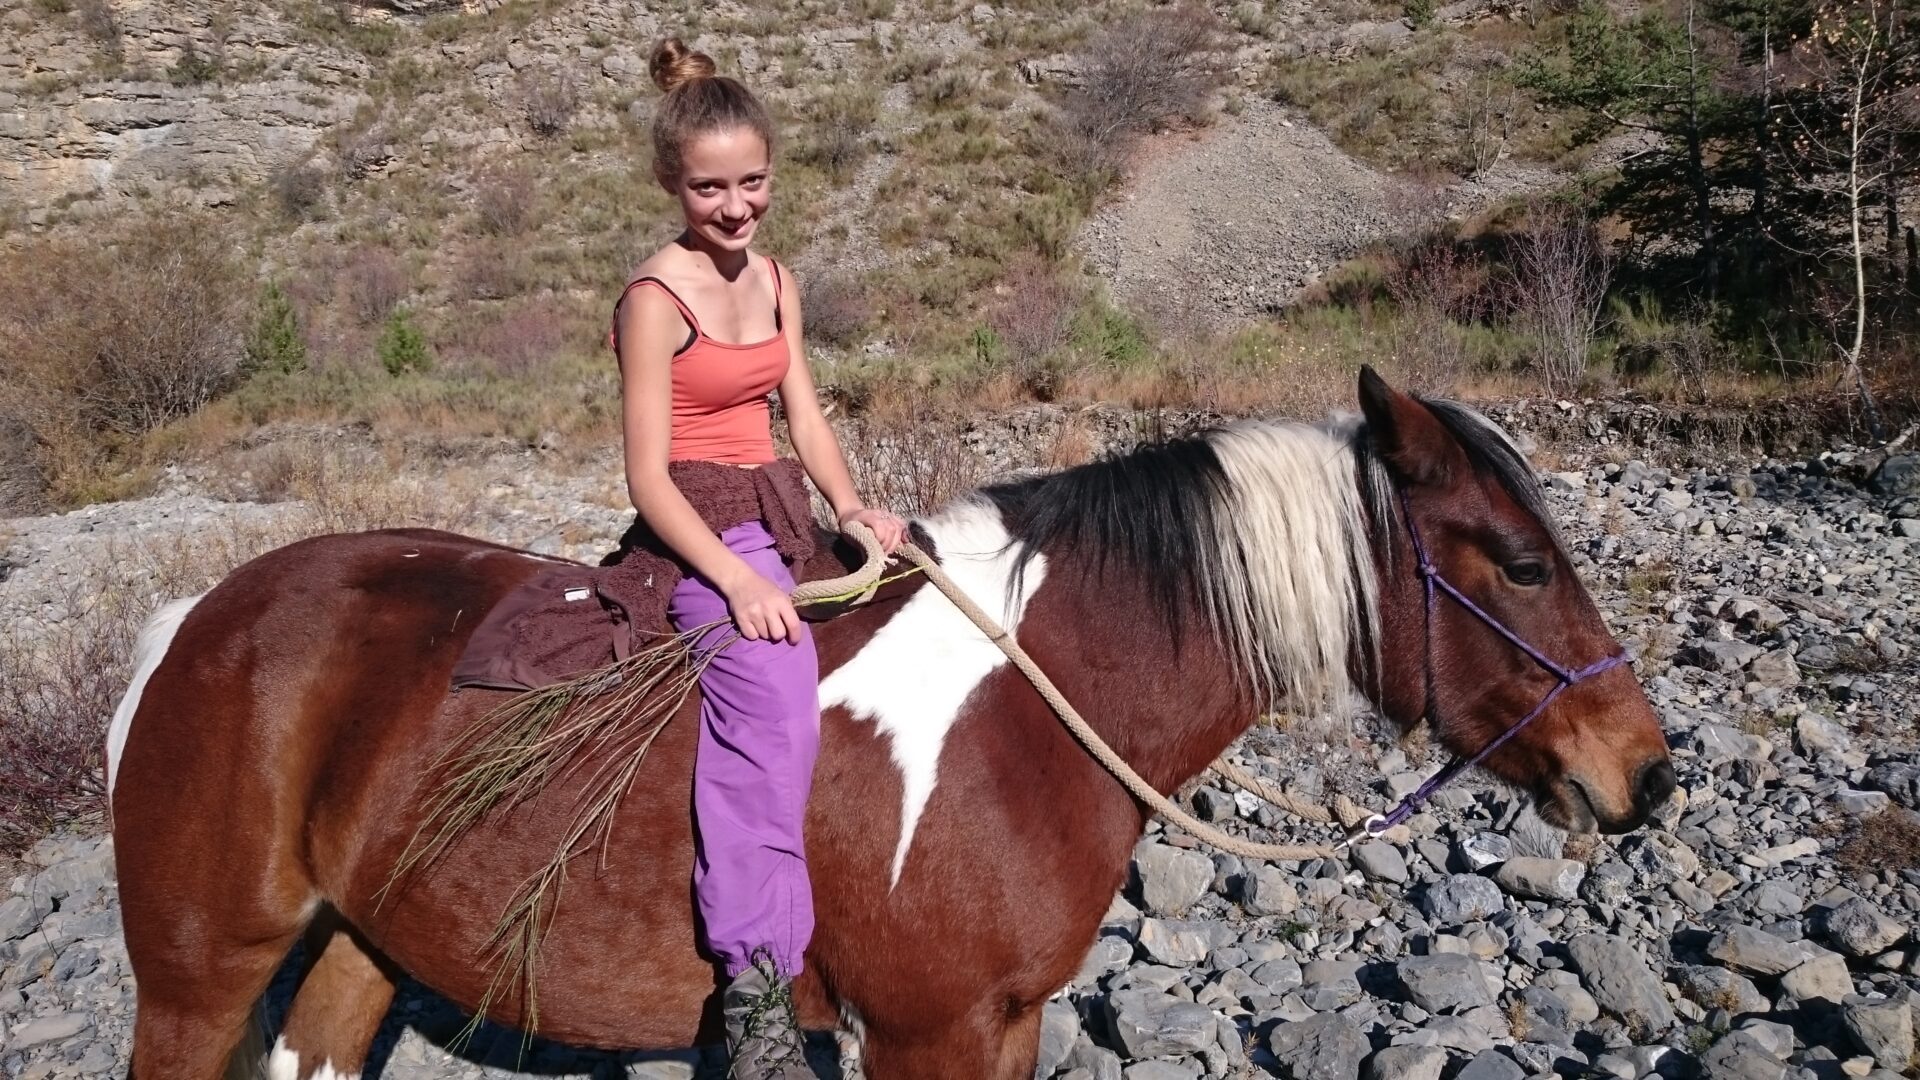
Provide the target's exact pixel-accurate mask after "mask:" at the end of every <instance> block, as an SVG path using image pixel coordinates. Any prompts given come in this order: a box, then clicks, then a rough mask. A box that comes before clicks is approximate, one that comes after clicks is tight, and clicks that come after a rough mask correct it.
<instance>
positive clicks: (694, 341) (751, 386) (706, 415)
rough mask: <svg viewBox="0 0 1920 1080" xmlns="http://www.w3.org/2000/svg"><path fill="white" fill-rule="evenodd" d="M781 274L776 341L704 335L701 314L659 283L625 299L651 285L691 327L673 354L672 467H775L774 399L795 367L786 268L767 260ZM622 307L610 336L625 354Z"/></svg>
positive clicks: (776, 288)
mask: <svg viewBox="0 0 1920 1080" xmlns="http://www.w3.org/2000/svg"><path fill="white" fill-rule="evenodd" d="M767 270H768V272H770V273H771V274H773V327H774V331H773V336H772V337H770V338H768V339H767V340H765V341H755V342H751V343H748V344H744V345H736V344H733V343H732V342H727V341H716V340H714V339H713V338H710V337H708V336H707V335H706V332H705V331H703V330H701V329H700V320H698V319H696V318H694V317H693V309H692V308H689V307H688V306H687V305H686V303H685V301H683V300H681V299H680V297H679V296H678V295H677V294H676V293H674V291H673V290H672V289H670V288H668V287H667V284H666V283H665V282H663V281H661V280H660V279H659V278H655V277H643V278H637V279H635V280H634V281H631V282H629V283H628V284H627V287H626V289H625V290H624V291H622V292H621V294H620V301H621V302H624V301H625V300H626V298H627V293H629V292H632V291H633V290H634V289H637V288H639V287H640V286H642V285H651V286H653V287H654V288H657V289H659V290H660V291H661V292H663V293H665V294H667V299H669V300H672V301H673V305H674V306H675V307H677V308H679V309H680V317H681V318H683V319H685V320H687V329H688V333H687V340H686V342H685V343H684V344H682V345H681V346H680V348H679V349H678V350H677V351H675V352H674V354H673V434H672V438H671V441H670V443H669V446H668V450H667V460H669V461H719V462H725V463H727V464H729V465H765V464H767V463H768V462H771V461H773V460H774V458H775V455H774V452H773V421H772V410H771V409H770V408H769V405H768V395H769V394H771V393H772V392H773V391H774V389H775V388H776V387H778V386H779V385H780V380H781V379H784V378H786V375H787V365H788V364H789V363H790V362H791V360H792V354H791V351H790V350H789V349H788V347H787V335H786V328H785V327H784V326H783V325H782V320H781V318H780V267H779V264H777V263H775V262H774V261H773V259H772V258H768V259H767ZM619 310H620V303H619V302H616V303H615V304H614V312H615V316H614V329H613V331H612V332H611V333H609V334H608V335H607V341H608V343H609V344H612V345H614V346H615V348H616V350H617V349H618V341H617V339H618V335H619V314H618V313H619Z"/></svg>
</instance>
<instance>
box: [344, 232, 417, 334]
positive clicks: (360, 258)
mask: <svg viewBox="0 0 1920 1080" xmlns="http://www.w3.org/2000/svg"><path fill="white" fill-rule="evenodd" d="M340 280H341V284H342V286H343V287H344V288H345V290H346V294H347V304H348V307H349V309H350V310H351V311H352V312H353V317H354V318H356V319H358V320H360V325H362V326H372V325H373V324H374V323H377V322H379V321H381V320H382V319H385V318H386V317H387V316H389V315H391V314H392V313H393V309H394V308H395V307H396V306H398V305H399V303H400V301H402V300H405V299H406V298H407V294H408V293H409V292H411V291H412V285H411V284H410V283H409V282H408V280H407V268H406V266H405V264H403V263H402V262H401V261H400V258H399V256H397V255H395V254H394V253H393V252H391V251H388V250H386V249H385V248H377V247H362V248H358V249H356V250H355V251H354V252H353V253H352V254H351V255H349V256H348V258H347V264H346V266H344V267H343V268H342V269H341V272H340Z"/></svg>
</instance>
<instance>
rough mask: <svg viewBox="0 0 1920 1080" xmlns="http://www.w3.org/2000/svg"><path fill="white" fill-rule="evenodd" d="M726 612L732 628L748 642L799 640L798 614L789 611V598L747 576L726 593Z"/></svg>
mask: <svg viewBox="0 0 1920 1080" xmlns="http://www.w3.org/2000/svg"><path fill="white" fill-rule="evenodd" d="M726 597H727V609H728V611H729V612H730V613H731V614H732V615H733V625H735V626H737V627H739V628H740V634H741V636H742V637H745V638H746V639H748V640H749V641H759V640H761V639H762V638H764V639H766V640H768V641H798V640H800V613H799V612H797V611H795V610H794V609H793V598H792V597H790V596H788V595H787V592H786V590H785V589H782V588H781V587H780V586H778V585H775V584H774V583H773V582H771V581H768V580H767V579H766V578H764V577H761V576H760V575H759V574H749V575H747V577H746V578H745V579H743V580H742V581H741V582H740V583H739V584H738V585H735V586H734V587H732V588H730V589H728V590H726Z"/></svg>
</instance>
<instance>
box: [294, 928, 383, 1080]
mask: <svg viewBox="0 0 1920 1080" xmlns="http://www.w3.org/2000/svg"><path fill="white" fill-rule="evenodd" d="M328 914H329V916H331V917H330V918H328V919H326V920H325V921H324V924H323V925H320V926H317V927H316V929H318V930H320V931H321V932H320V933H309V935H308V937H307V943H308V948H309V949H310V950H311V952H310V959H311V963H312V966H311V967H310V968H309V969H308V971H307V975H306V978H305V979H303V980H302V981H301V983H300V990H299V992H298V993H296V994H295V995H294V998H293V1008H292V1009H291V1010H289V1011H288V1013H287V1022H286V1024H285V1026H284V1027H283V1028H282V1029H281V1032H280V1037H279V1038H278V1039H277V1040H276V1041H275V1042H274V1047H273V1056H272V1057H271V1058H270V1059H269V1069H268V1076H269V1080H305V1078H307V1077H313V1076H316V1075H332V1076H355V1075H358V1074H359V1073H361V1072H363V1071H365V1067H366V1061H367V1050H368V1048H369V1047H371V1046H372V1045H373V1038H374V1036H375V1035H376V1034H378V1033H379V1031H380V1022H381V1021H382V1020H384V1019H386V1015H387V1007H388V1006H389V1005H391V1004H392V1003H393V994H394V988H395V977H394V973H393V971H392V969H391V967H390V965H389V964H388V963H387V962H386V960H385V958H383V957H381V956H379V955H378V954H377V953H376V952H375V951H374V949H373V947H372V946H370V945H369V944H367V942H366V941H365V940H364V939H362V938H361V937H360V934H359V932H358V931H356V930H354V929H353V928H352V927H351V926H348V925H347V924H346V922H345V921H344V920H341V919H340V918H338V916H333V915H332V913H331V912H329V913H328ZM326 1069H330V1070H332V1072H331V1073H330V1074H328V1073H323V1072H322V1070H326Z"/></svg>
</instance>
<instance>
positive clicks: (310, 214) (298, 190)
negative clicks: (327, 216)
mask: <svg viewBox="0 0 1920 1080" xmlns="http://www.w3.org/2000/svg"><path fill="white" fill-rule="evenodd" d="M267 186H268V189H269V190H271V191H272V192H273V201H274V204H275V205H276V206H277V207H279V209H280V212H281V213H282V214H284V215H286V216H287V217H288V218H291V219H293V220H294V221H309V220H312V219H314V218H316V217H318V216H319V214H318V213H317V211H319V210H320V208H321V206H322V204H323V203H324V202H325V201H326V198H327V174H326V172H325V171H324V170H322V169H320V168H319V167H317V166H315V165H314V164H313V163H311V162H307V161H297V162H289V163H287V164H285V165H282V166H280V167H279V168H278V169H275V170H274V171H273V176H272V178H271V179H269V180H268V181H267Z"/></svg>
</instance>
